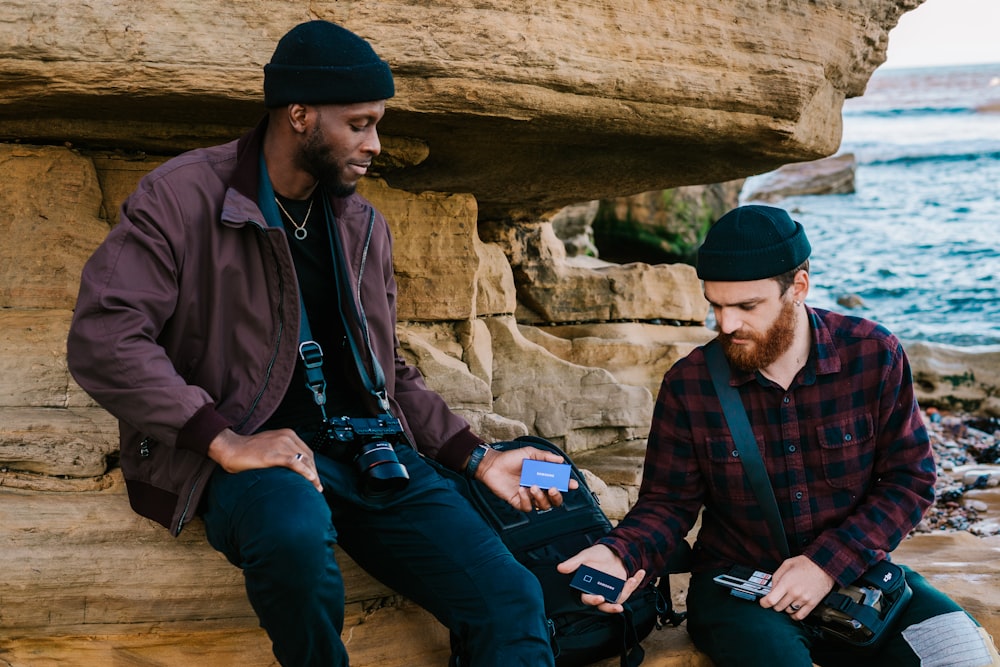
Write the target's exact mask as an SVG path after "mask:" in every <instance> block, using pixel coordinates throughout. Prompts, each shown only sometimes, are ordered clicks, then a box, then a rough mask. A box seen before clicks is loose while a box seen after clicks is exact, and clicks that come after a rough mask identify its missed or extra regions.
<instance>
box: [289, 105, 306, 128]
mask: <svg viewBox="0 0 1000 667" xmlns="http://www.w3.org/2000/svg"><path fill="white" fill-rule="evenodd" d="M285 112H286V114H287V118H288V124H289V126H290V127H291V128H292V130H293V131H295V132H298V133H300V134H301V133H303V132H305V131H306V129H308V127H309V122H310V119H311V114H310V110H309V107H307V106H306V105H304V104H289V105H288V106H287V107H285Z"/></svg>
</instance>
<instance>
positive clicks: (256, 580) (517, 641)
mask: <svg viewBox="0 0 1000 667" xmlns="http://www.w3.org/2000/svg"><path fill="white" fill-rule="evenodd" d="M396 451H397V455H398V457H399V459H400V462H401V463H403V465H405V466H406V468H407V470H408V471H409V474H410V481H409V484H408V485H407V487H406V489H405V490H403V491H401V492H399V493H396V494H394V495H392V496H390V497H387V498H370V497H367V496H365V495H364V494H362V493H361V492H360V490H359V487H358V473H357V472H356V471H355V470H354V467H353V465H351V464H350V463H340V462H336V461H333V460H331V459H328V458H326V457H323V456H317V457H316V459H317V460H316V465H317V468H318V470H319V473H320V477H321V479H322V482H323V489H324V492H323V494H320V493H318V492H317V491H316V489H315V488H314V487H313V486H312V484H310V483H309V482H308V481H306V479H305V478H304V477H302V476H301V475H299V474H297V473H295V472H292V471H291V470H288V469H287V468H268V469H263V470H251V471H247V472H242V473H238V474H229V473H226V472H224V471H222V470H219V471H217V472H216V473H215V474H214V476H213V478H212V480H211V483H210V485H209V488H208V493H207V499H206V513H205V526H206V532H207V535H208V539H209V542H211V544H212V546H214V547H215V548H216V549H218V550H219V551H221V552H222V553H223V554H225V556H226V557H227V558H228V559H229V561H230V562H232V563H233V564H234V565H236V566H238V567H240V568H241V569H242V570H243V572H244V576H245V579H246V589H247V596H248V597H249V599H250V603H251V604H252V605H253V608H254V610H255V611H256V612H257V616H258V617H259V618H260V622H261V625H262V626H263V628H264V629H265V630H266V631H267V633H268V635H269V636H270V637H271V640H272V642H273V648H274V654H275V656H276V657H277V658H278V661H279V662H280V663H281V664H282V665H284V666H285V667H311V666H316V667H339V666H346V665H347V664H348V659H347V653H346V650H345V649H344V645H343V643H342V642H341V639H340V633H341V631H342V630H343V627H344V582H343V578H342V576H341V571H340V567H339V566H338V565H337V561H336V558H335V555H334V550H333V546H334V544H339V546H340V547H342V548H343V549H344V550H345V551H346V552H347V553H348V554H350V556H351V557H352V558H353V559H354V560H355V561H356V562H357V563H358V564H359V565H360V566H362V567H363V568H365V569H366V570H367V571H368V572H369V573H371V574H372V575H373V576H374V577H375V578H377V579H379V580H380V581H382V582H383V583H384V584H386V585H387V586H389V587H390V588H392V589H393V590H395V591H396V592H398V593H400V594H402V595H405V596H406V597H407V598H409V599H411V600H413V601H414V602H416V603H417V604H419V605H420V606H422V607H424V608H425V609H427V610H428V611H430V612H431V613H432V614H433V615H434V616H435V617H437V618H438V620H440V621H441V622H442V623H443V624H444V625H445V626H446V627H448V628H449V629H450V630H452V631H453V632H454V633H455V634H456V635H458V636H459V637H461V639H462V642H463V644H464V645H465V646H466V647H468V648H469V650H470V653H471V657H472V665H473V667H487V666H494V667H514V666H518V667H521V666H523V667H546V666H551V665H553V657H552V649H551V647H550V645H549V635H548V629H547V626H546V622H545V612H544V602H543V599H542V591H541V587H540V586H539V584H538V581H537V579H535V577H534V575H532V574H531V573H530V572H529V571H528V570H526V569H525V568H524V567H523V566H521V565H520V564H519V563H518V562H517V561H516V560H515V559H514V557H513V556H511V554H510V552H509V551H508V550H507V548H506V547H505V546H504V544H503V543H502V542H501V541H500V539H499V538H498V537H497V536H496V534H495V533H493V531H492V530H490V528H489V527H488V526H487V525H486V524H485V523H484V522H483V521H482V519H481V518H480V516H479V515H478V514H477V513H476V512H475V510H473V509H472V507H471V506H470V505H469V504H468V502H467V501H466V500H465V498H463V497H462V496H461V495H460V494H459V493H458V492H457V491H456V490H455V489H454V488H453V487H452V486H451V485H450V484H449V483H448V482H446V481H445V480H444V479H443V478H442V477H441V476H440V475H439V474H438V473H437V472H436V471H435V470H433V469H432V468H431V466H430V465H428V464H427V463H426V462H425V461H424V460H423V459H422V458H421V457H420V456H419V455H418V454H417V453H416V452H414V451H413V450H412V449H411V448H409V447H406V446H399V447H397V448H396ZM391 650H392V651H394V652H405V651H406V645H405V643H403V640H402V639H401V640H400V645H399V646H398V647H393V648H392V649H391Z"/></svg>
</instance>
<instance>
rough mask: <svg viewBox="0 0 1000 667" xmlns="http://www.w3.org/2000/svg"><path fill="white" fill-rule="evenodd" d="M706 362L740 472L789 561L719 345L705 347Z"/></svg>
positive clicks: (772, 501) (771, 495)
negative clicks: (738, 458) (745, 478)
mask: <svg viewBox="0 0 1000 667" xmlns="http://www.w3.org/2000/svg"><path fill="white" fill-rule="evenodd" d="M705 361H706V362H707V363H708V371H709V373H711V375H712V384H713V385H714V386H715V393H716V394H718V396H719V402H720V403H722V413H723V415H724V416H725V418H726V423H727V424H728V425H729V431H730V432H731V433H732V435H733V441H734V442H735V443H736V451H737V452H739V455H740V461H742V462H743V470H744V471H745V472H746V475H747V478H748V479H749V480H750V486H751V487H752V488H753V492H754V495H755V496H757V501H758V502H759V503H760V507H761V510H762V511H763V512H764V518H765V519H767V525H768V528H770V529H771V537H772V538H773V539H774V541H775V544H777V545H778V550H779V551H780V552H781V557H782V558H788V557H789V555H790V553H791V552H790V551H789V549H788V538H787V537H786V536H785V529H784V527H782V525H781V514H780V512H779V511H778V501H777V500H776V499H775V497H774V488H773V487H772V486H771V481H770V480H769V479H768V477H767V470H766V469H765V468H764V460H763V459H762V458H761V456H760V450H759V449H758V448H757V439H756V438H755V437H754V435H753V429H752V428H751V427H750V420H749V419H747V412H746V409H745V408H744V407H743V401H741V400H740V394H739V392H738V391H736V390H735V389H734V388H733V386H732V385H731V384H729V374H730V371H729V362H728V361H726V355H725V353H724V352H723V351H722V346H721V345H720V344H719V343H718V341H714V342H712V343H709V344H708V345H706V346H705Z"/></svg>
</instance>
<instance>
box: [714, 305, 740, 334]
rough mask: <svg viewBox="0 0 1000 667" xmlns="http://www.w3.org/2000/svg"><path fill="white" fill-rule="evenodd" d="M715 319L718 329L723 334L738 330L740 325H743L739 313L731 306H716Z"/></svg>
mask: <svg viewBox="0 0 1000 667" xmlns="http://www.w3.org/2000/svg"><path fill="white" fill-rule="evenodd" d="M715 321H716V323H717V324H718V325H719V331H721V332H722V333H724V334H731V333H733V332H734V331H739V330H740V327H742V326H743V320H742V319H741V318H740V317H739V313H738V312H736V311H735V310H733V309H732V308H716V309H715Z"/></svg>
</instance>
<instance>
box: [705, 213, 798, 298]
mask: <svg viewBox="0 0 1000 667" xmlns="http://www.w3.org/2000/svg"><path fill="white" fill-rule="evenodd" d="M810 252H812V247H811V246H810V245H809V239H807V238H806V232H805V229H803V227H802V225H801V224H800V223H798V222H795V221H794V220H792V219H791V217H789V215H788V213H787V212H786V211H784V210H783V209H780V208H775V207H773V206H760V205H757V204H753V205H749V206H740V207H738V208H735V209H733V210H732V211H730V212H729V213H726V214H725V215H724V216H722V217H721V218H719V220H718V222H716V223H715V224H714V225H712V228H711V229H710V230H708V234H707V235H706V236H705V242H704V243H703V244H702V245H701V248H699V249H698V267H697V269H698V277H699V278H701V279H702V280H712V281H721V282H738V281H746V280H761V279H763V278H773V277H775V276H780V275H781V274H783V273H786V272H788V271H791V270H792V269H794V268H796V267H797V266H799V265H800V264H802V262H804V261H806V259H808V258H809V253H810Z"/></svg>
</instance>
